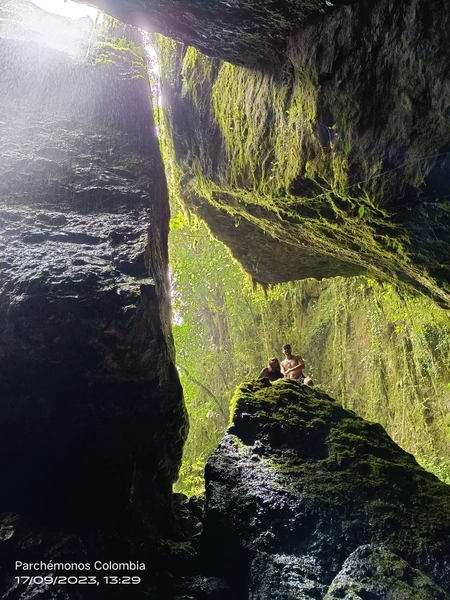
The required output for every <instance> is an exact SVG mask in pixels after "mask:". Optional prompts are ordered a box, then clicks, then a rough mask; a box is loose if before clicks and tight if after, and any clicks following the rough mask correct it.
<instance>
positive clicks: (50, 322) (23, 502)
mask: <svg viewBox="0 0 450 600" xmlns="http://www.w3.org/2000/svg"><path fill="white" fill-rule="evenodd" d="M43 14H44V13H43V12H42V11H41V10H40V9H38V8H37V7H35V6H34V5H33V4H29V3H27V2H24V1H19V2H17V1H16V0H14V1H11V2H6V3H3V4H2V6H1V8H0V17H1V21H0V54H1V57H2V58H1V65H2V68H1V70H0V87H1V89H2V101H1V107H0V111H1V112H0V169H1V172H2V177H1V183H0V248H1V262H0V412H1V418H0V477H1V480H2V492H1V494H0V513H3V515H2V518H1V526H0V529H1V532H2V533H1V535H0V539H1V544H0V545H1V547H0V555H1V557H2V575H6V579H7V582H6V584H4V585H6V588H5V587H3V588H2V591H1V594H3V593H6V591H5V590H9V591H8V592H7V593H6V595H5V596H3V595H2V597H8V598H16V597H19V596H20V598H24V597H25V596H23V595H20V594H22V593H25V592H24V589H25V588H24V586H20V585H17V584H16V583H15V580H14V565H13V561H15V560H22V561H25V562H26V561H27V560H31V559H33V560H53V561H54V560H56V559H58V558H61V559H67V560H71V561H76V562H85V560H87V557H91V558H92V559H93V560H104V561H107V560H116V561H119V562H121V561H128V560H130V557H133V556H135V557H136V553H135V552H133V550H132V543H131V541H130V539H131V537H133V532H134V533H136V531H139V530H141V533H140V535H144V530H145V532H146V544H147V546H148V545H149V544H151V541H150V540H151V533H150V532H151V531H153V533H154V534H155V535H156V533H155V532H158V531H159V532H161V531H162V530H163V529H165V531H166V532H167V531H169V530H170V525H169V523H170V519H171V518H172V519H174V517H173V515H171V502H172V500H171V485H172V482H173V481H174V480H175V479H176V476H177V472H178V468H179V463H180V460H181V452H182V445H183V442H184V439H185V436H186V430H187V418H186V414H185V409H184V405H183V400H182V392H181V386H180V383H179V379H178V375H177V372H176V369H175V366H174V349H173V342H172V338H171V334H170V315H169V300H168V290H167V282H166V279H167V268H168V265H167V235H168V221H169V208H168V198H167V188H166V182H165V177H164V169H163V164H162V160H161V156H160V152H159V145H158V141H157V137H156V131H155V127H154V123H153V116H152V107H151V101H150V96H149V88H148V83H147V81H146V78H145V75H146V73H145V65H144V64H143V60H142V57H139V55H137V54H136V51H135V46H133V45H132V44H130V45H129V48H127V47H126V48H124V49H123V50H122V51H120V50H117V51H116V54H115V55H112V56H111V57H110V59H111V60H110V61H106V62H105V61H99V60H97V58H96V55H95V53H94V52H93V50H94V42H95V39H94V38H95V36H94V32H93V30H92V26H93V24H92V22H91V23H90V27H87V23H86V22H84V23H82V24H81V25H78V26H77V25H75V26H72V21H70V20H69V19H64V18H62V17H55V16H48V18H46V17H44V16H43ZM45 23H46V24H47V26H46V28H45V27H44V25H45ZM41 25H42V27H41ZM73 27H75V29H73ZM55 31H56V32H57V34H56V37H57V40H56V48H52V47H51V46H52V35H53V33H54V32H55ZM64 31H67V32H68V33H67V35H66V36H65V35H64ZM69 32H70V33H69ZM44 39H45V43H44V41H43V40H44ZM64 39H65V40H66V41H68V42H71V45H70V47H68V48H65V49H63V47H62V44H63V41H64ZM72 42H73V43H72ZM112 45H113V44H112ZM77 47H78V48H79V49H80V48H81V50H82V52H78V53H77V52H73V51H72V50H73V48H77ZM87 49H90V51H89V53H88V54H87V52H86V50H87ZM162 514H164V515H165V517H164V519H163V518H162ZM80 530H83V532H84V533H80ZM105 531H107V535H105V533H104V532H105ZM93 532H96V533H95V534H94V533H93ZM102 532H103V533H102ZM134 539H135V542H134V543H136V545H137V546H139V547H140V551H141V552H142V547H143V542H141V543H140V542H139V541H138V540H139V536H137V537H136V535H135V537H134ZM112 540H113V541H112ZM111 544H112V545H111ZM111 548H115V550H114V555H111V552H112V550H111ZM108 553H109V554H108ZM144 554H145V552H144ZM150 554H151V553H150ZM150 554H149V553H148V552H147V555H148V556H149V555H150ZM136 560H137V558H136ZM18 574H19V573H17V572H16V573H15V575H18ZM20 574H21V575H27V574H28V575H29V574H30V573H26V572H25V573H23V572H22V573H20ZM37 574H39V575H43V574H45V569H44V570H42V571H39V572H38V573H34V575H37ZM46 574H47V575H48V574H49V571H47V572H46ZM65 574H66V575H67V573H65ZM91 574H92V573H91ZM75 575H76V573H75ZM38 587H39V586H38ZM44 587H45V586H44ZM47 588H48V586H47ZM47 588H45V589H47ZM45 589H42V590H41V591H40V592H39V590H38V589H36V590H34V591H33V589H31V588H28V592H27V593H30V594H32V595H33V594H35V595H36V594H38V592H39V594H40V595H39V594H38V597H50V595H45V593H44V592H45ZM52 590H53V591H55V590H56V591H55V593H58V594H62V595H58V597H61V598H62V597H66V595H64V594H65V592H63V591H61V589H59V588H58V587H56V588H55V587H53V588H52ZM58 590H59V591H58ZM52 593H53V592H52ZM73 593H74V594H75V595H74V596H72V595H70V597H81V596H77V595H76V594H78V595H80V594H81V592H80V589H78V588H77V590H76V592H75V591H74V592H73ZM48 594H50V592H48ZM33 597H34V595H33ZM51 597H54V596H51ZM55 597H56V596H55ZM83 597H85V596H83ZM86 597H87V596H86ZM95 597H98V598H99V597H101V596H100V595H98V594H97V596H95ZM108 597H110V596H108Z"/></svg>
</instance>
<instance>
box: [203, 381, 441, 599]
mask: <svg viewBox="0 0 450 600" xmlns="http://www.w3.org/2000/svg"><path fill="white" fill-rule="evenodd" d="M234 402H235V408H234V415H233V423H232V425H231V427H230V428H229V430H228V434H227V436H226V437H225V438H224V439H223V440H222V442H221V444H220V445H219V447H218V449H217V450H216V451H215V452H214V454H213V455H212V457H211V458H210V460H209V462H208V465H207V468H206V482H207V505H206V521H205V535H204V550H205V552H206V553H211V551H212V548H213V546H215V547H217V546H219V547H221V548H223V549H224V550H223V555H224V561H223V564H222V565H221V568H222V573H230V572H236V573H237V574H238V575H240V576H241V580H240V584H241V585H244V584H243V581H244V580H245V578H246V577H248V575H249V573H251V577H250V588H251V589H252V590H253V592H252V593H253V594H254V595H253V596H252V597H254V598H284V597H286V598H287V597H289V596H283V595H279V596H277V595H276V594H277V587H276V585H275V584H273V585H275V587H273V588H272V590H271V593H272V594H273V595H270V593H269V592H268V591H267V586H268V584H267V582H266V583H265V584H264V586H265V588H264V589H266V592H264V593H263V592H262V591H261V590H262V587H261V586H263V584H262V583H261V582H262V581H263V580H264V577H263V574H262V573H263V570H262V567H261V568H256V566H255V565H257V564H261V565H263V564H265V565H266V567H264V568H268V565H269V563H270V564H271V565H272V566H271V567H270V569H271V570H274V571H275V572H277V573H278V575H277V577H278V578H279V577H281V573H282V572H283V569H284V570H286V569H287V570H288V571H289V568H290V567H286V564H288V565H291V566H292V565H296V567H295V569H296V572H297V574H299V573H300V575H298V577H300V579H301V581H302V582H303V583H302V585H303V586H304V585H305V581H306V580H308V581H309V582H310V583H308V585H309V586H310V588H311V589H313V590H315V591H314V594H315V595H314V594H313V593H312V592H311V595H306V596H305V597H307V598H321V597H322V596H323V593H324V586H325V587H326V588H327V589H328V586H330V584H331V582H332V580H333V578H334V577H335V576H336V575H337V574H338V573H339V571H340V570H341V569H342V567H343V564H344V562H345V561H346V560H347V559H348V557H349V555H350V554H351V553H352V552H354V551H355V550H356V549H357V548H358V547H360V546H362V545H364V544H373V543H375V544H383V545H384V547H385V548H386V549H387V550H388V551H389V552H391V553H394V554H396V555H398V556H399V557H401V559H403V561H406V562H407V563H408V565H409V567H408V568H412V569H417V570H419V571H421V572H422V573H423V574H424V575H426V577H427V578H429V579H430V580H431V581H433V582H434V583H435V584H436V585H437V586H438V587H441V588H443V589H444V590H447V589H449V586H450V544H449V532H450V516H449V508H450V488H449V486H446V485H445V484H443V483H441V482H440V481H439V480H438V479H436V477H434V476H433V475H431V474H430V473H427V472H426V471H424V470H423V469H422V468H421V467H420V466H419V465H418V464H417V462H416V461H415V459H414V457H413V456H411V455H410V454H408V453H406V452H405V451H403V450H402V449H401V448H400V447H399V446H397V445H396V444H395V443H394V442H393V441H392V440H391V439H390V438H389V436H388V435H387V434H386V432H385V431H384V429H383V428H382V427H381V426H380V425H378V424H374V423H369V422H367V421H364V420H363V419H361V418H359V417H357V416H356V415H355V414H354V413H352V412H351V411H346V410H344V409H343V408H342V407H341V406H340V405H339V404H338V403H336V402H335V401H334V400H332V399H331V398H330V397H328V396H327V395H325V394H323V393H321V392H319V391H316V390H314V391H313V390H311V389H310V388H307V387H306V386H303V385H301V384H299V383H297V382H296V381H290V380H279V381H277V382H275V383H273V384H272V385H271V386H269V387H266V386H264V385H263V384H262V383H261V382H260V381H258V382H256V381H255V382H253V381H249V382H247V383H245V384H243V385H242V386H240V388H238V390H237V392H236V395H235V398H234ZM261 553H265V554H267V555H270V557H271V558H270V561H269V560H262V559H261ZM276 556H278V557H282V556H284V557H287V558H285V559H280V558H278V559H276ZM274 557H275V558H274ZM396 560H397V559H396ZM398 560H400V559H398ZM255 561H256V562H255ZM283 564H284V566H283ZM277 565H278V566H277ZM302 573H303V574H302ZM355 573H356V571H355ZM277 577H275V578H274V579H273V581H276V580H277ZM283 577H284V576H283ZM283 577H282V578H281V580H283V581H284V582H285V583H284V584H283V585H286V586H288V587H287V589H289V586H290V585H291V583H292V582H291V583H289V582H288V580H289V581H290V580H291V579H292V573H291V574H290V575H289V576H287V577H288V579H286V578H284V579H283ZM355 577H356V575H355ZM380 577H381V576H380ZM294 579H295V577H294ZM399 579H401V577H399ZM281 580H280V581H281ZM383 581H384V583H383V585H387V583H386V581H387V579H386V578H384V579H383ZM311 582H315V583H311ZM292 585H294V584H292ZM427 585H428V584H427ZM429 585H431V583H430V584H429ZM380 586H381V583H380ZM396 586H400V583H399V581H395V582H394V583H392V585H391V587H389V586H388V588H389V593H391V592H392V593H394V591H396V589H397V588H396ZM238 587H239V586H238ZM400 587H401V586H400ZM330 589H331V588H330ZM380 589H381V588H380ZM399 589H400V588H399ZM430 589H431V588H430ZM258 590H259V591H258ZM330 593H331V591H330ZM291 597H293V596H291ZM331 597H333V596H331ZM380 597H383V596H380ZM385 597H390V596H385ZM392 597H395V596H392ZM425 597H427V596H424V598H425ZM442 597H446V596H445V595H444V596H442Z"/></svg>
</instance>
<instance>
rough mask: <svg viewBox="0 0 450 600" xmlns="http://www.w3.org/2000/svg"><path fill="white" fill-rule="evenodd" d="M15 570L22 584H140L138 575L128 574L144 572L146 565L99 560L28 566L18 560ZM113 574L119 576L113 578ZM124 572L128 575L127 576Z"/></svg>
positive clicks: (17, 578)
mask: <svg viewBox="0 0 450 600" xmlns="http://www.w3.org/2000/svg"><path fill="white" fill-rule="evenodd" d="M15 570H16V573H17V574H16V577H15V580H16V582H17V584H19V585H20V584H21V585H33V586H34V585H101V584H102V585H137V584H139V583H141V578H140V577H139V575H135V574H134V573H133V574H128V573H129V571H134V572H135V571H145V564H144V563H142V562H138V561H129V562H123V563H116V562H102V561H99V560H97V561H95V562H94V563H92V564H91V563H70V562H64V563H63V562H56V561H55V562H49V563H46V562H44V561H39V562H35V563H26V562H22V561H19V560H17V561H15ZM30 571H31V573H30ZM36 571H37V572H36ZM77 571H78V572H77ZM80 571H81V573H80ZM86 571H91V572H92V571H97V572H98V571H103V572H104V573H105V571H106V572H108V574H107V575H106V573H105V575H100V574H98V576H97V574H95V575H94V574H92V575H91V574H89V575H87V574H84V573H86ZM111 571H113V572H116V573H114V574H113V575H112V574H111ZM125 571H127V572H128V573H127V574H126V573H125ZM23 572H25V573H23ZM83 572H84V573H83ZM22 573H23V574H22Z"/></svg>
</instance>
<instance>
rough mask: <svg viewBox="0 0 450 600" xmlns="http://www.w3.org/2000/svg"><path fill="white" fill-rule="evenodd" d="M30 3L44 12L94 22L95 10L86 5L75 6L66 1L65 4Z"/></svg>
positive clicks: (59, 1) (42, 0)
mask: <svg viewBox="0 0 450 600" xmlns="http://www.w3.org/2000/svg"><path fill="white" fill-rule="evenodd" d="M31 2H32V3H33V4H36V6H39V8H42V10H45V11H46V12H49V13H55V14H57V15H63V16H64V17H69V18H71V19H81V18H82V17H90V18H91V19H92V20H93V21H95V18H96V16H97V9H96V8H92V7H91V6H87V5H86V4H77V3H76V2H72V1H71V0H67V2H64V0H31Z"/></svg>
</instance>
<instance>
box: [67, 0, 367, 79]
mask: <svg viewBox="0 0 450 600" xmlns="http://www.w3.org/2000/svg"><path fill="white" fill-rule="evenodd" d="M76 1H79V2H81V0H76ZM355 1H356V0H355ZM338 3H339V4H341V2H336V4H338ZM89 4H90V5H91V6H96V7H98V8H100V9H101V10H104V11H105V12H106V13H108V14H112V15H114V16H115V17H116V18H118V19H120V20H121V21H123V22H124V23H131V24H132V25H136V26H137V27H143V28H145V29H148V30H149V31H157V32H158V33H162V34H163V35H165V36H167V37H170V38H173V39H175V40H179V41H182V42H183V43H185V44H189V45H192V46H195V47H196V48H198V49H199V50H201V51H202V52H204V53H205V54H206V55H208V56H215V57H219V58H222V59H224V60H227V61H230V62H232V63H235V64H239V65H246V66H250V67H267V65H279V64H280V62H281V61H282V57H283V52H284V50H285V48H286V38H287V37H288V36H289V34H290V33H291V32H292V31H293V30H295V29H296V28H297V27H298V26H299V25H300V24H302V23H303V22H304V21H305V20H306V19H307V18H308V17H309V16H310V15H314V14H317V13H318V14H321V13H323V12H324V11H325V10H327V8H326V3H325V2H324V1H322V0H281V1H278V2H273V0H262V1H259V2H258V1H257V0H246V2H237V1H236V0H230V1H229V2H225V1H223V0H209V1H208V2H204V1H202V0H170V1H169V2H162V3H161V2H159V1H155V0H146V1H145V2H142V1H131V2H130V0H126V1H125V0H91V1H90V2H89Z"/></svg>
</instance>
